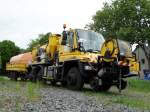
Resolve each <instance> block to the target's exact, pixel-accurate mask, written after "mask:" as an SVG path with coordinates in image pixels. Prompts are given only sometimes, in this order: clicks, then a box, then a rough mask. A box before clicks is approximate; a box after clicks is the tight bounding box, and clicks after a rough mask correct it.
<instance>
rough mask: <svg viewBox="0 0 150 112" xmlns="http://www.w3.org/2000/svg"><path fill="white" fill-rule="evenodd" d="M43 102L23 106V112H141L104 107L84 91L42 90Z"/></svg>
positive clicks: (127, 108)
mask: <svg viewBox="0 0 150 112" xmlns="http://www.w3.org/2000/svg"><path fill="white" fill-rule="evenodd" d="M40 93H41V96H42V97H41V100H40V101H38V102H28V103H26V104H24V105H23V108H22V109H21V111H22V112H141V111H140V110H138V109H134V108H129V107H126V106H123V105H119V104H113V105H111V106H106V105H105V106H104V105H103V104H101V103H100V102H98V101H97V99H96V97H92V96H87V95H85V94H84V92H82V91H79V92H78V91H71V90H67V89H63V88H54V87H49V88H42V89H41V90H40ZM145 112H148V111H145Z"/></svg>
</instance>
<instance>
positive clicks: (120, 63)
mask: <svg viewBox="0 0 150 112" xmlns="http://www.w3.org/2000/svg"><path fill="white" fill-rule="evenodd" d="M118 65H120V66H131V65H130V64H128V63H126V62H123V61H119V62H118Z"/></svg>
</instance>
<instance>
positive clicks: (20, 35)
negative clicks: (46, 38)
mask: <svg viewBox="0 0 150 112" xmlns="http://www.w3.org/2000/svg"><path fill="white" fill-rule="evenodd" d="M105 1H110V0H0V41H2V40H12V41H14V42H15V43H16V45H17V46H19V47H21V48H26V47H27V45H28V43H29V42H30V40H31V39H35V38H37V36H38V34H41V33H47V32H52V33H61V32H62V30H63V28H62V26H63V24H64V23H66V24H67V27H68V28H84V26H85V25H86V24H87V23H89V22H91V19H92V16H93V15H94V14H95V13H96V11H97V10H99V9H101V8H102V7H103V2H105Z"/></svg>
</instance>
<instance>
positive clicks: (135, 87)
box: [85, 79, 150, 110]
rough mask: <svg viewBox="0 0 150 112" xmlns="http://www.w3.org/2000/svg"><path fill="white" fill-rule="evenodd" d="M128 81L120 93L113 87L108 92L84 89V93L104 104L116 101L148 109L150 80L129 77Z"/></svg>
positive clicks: (149, 108)
mask: <svg viewBox="0 0 150 112" xmlns="http://www.w3.org/2000/svg"><path fill="white" fill-rule="evenodd" d="M128 83H129V84H128V87H127V88H126V89H125V90H123V91H122V93H121V94H120V93H119V92H118V90H117V89H116V88H115V87H112V88H111V89H110V90H109V91H108V92H92V91H85V94H86V95H88V96H94V97H96V99H97V101H99V102H101V103H103V104H104V105H106V106H108V105H112V104H114V103H116V104H122V105H126V106H128V107H135V108H140V109H143V110H150V81H144V80H136V79H130V80H128Z"/></svg>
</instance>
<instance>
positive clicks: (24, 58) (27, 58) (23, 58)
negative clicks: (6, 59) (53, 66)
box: [10, 52, 32, 64]
mask: <svg viewBox="0 0 150 112" xmlns="http://www.w3.org/2000/svg"><path fill="white" fill-rule="evenodd" d="M30 62H32V54H31V52H27V53H23V54H19V55H16V56H13V57H12V58H11V59H10V64H29V63H30Z"/></svg>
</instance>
